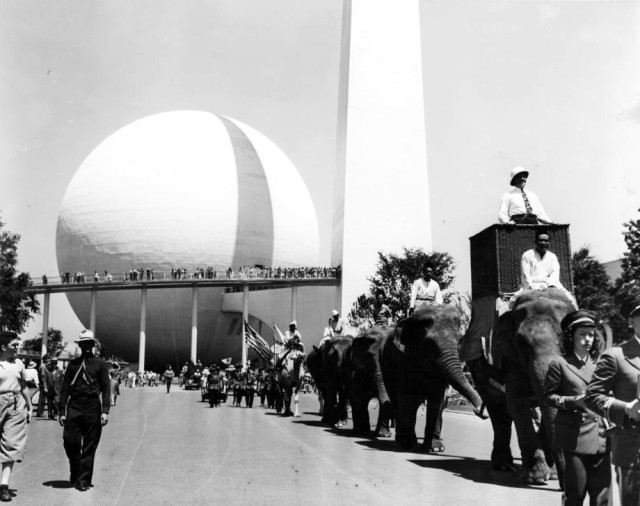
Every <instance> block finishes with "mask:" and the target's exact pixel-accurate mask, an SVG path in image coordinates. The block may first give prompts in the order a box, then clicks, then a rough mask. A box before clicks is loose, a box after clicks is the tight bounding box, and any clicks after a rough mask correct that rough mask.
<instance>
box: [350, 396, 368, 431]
mask: <svg viewBox="0 0 640 506" xmlns="http://www.w3.org/2000/svg"><path fill="white" fill-rule="evenodd" d="M351 416H352V417H353V432H354V433H355V434H358V435H360V436H368V435H369V431H370V430H371V425H370V421H369V399H368V398H366V397H364V398H362V397H360V398H358V399H352V400H351Z"/></svg>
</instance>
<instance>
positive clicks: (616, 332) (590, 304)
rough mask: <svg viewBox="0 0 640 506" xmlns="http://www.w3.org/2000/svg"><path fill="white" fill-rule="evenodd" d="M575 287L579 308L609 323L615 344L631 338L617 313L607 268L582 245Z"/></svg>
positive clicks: (575, 261)
mask: <svg viewBox="0 0 640 506" xmlns="http://www.w3.org/2000/svg"><path fill="white" fill-rule="evenodd" d="M572 263H573V284H574V287H573V288H574V294H575V296H576V302H577V303H578V307H580V308H584V309H590V310H591V311H594V312H595V313H596V314H597V315H598V318H600V319H601V320H604V321H606V322H608V324H609V325H610V327H611V330H612V332H613V341H614V343H618V342H621V341H624V340H626V339H628V337H629V335H628V325H627V323H626V322H625V320H624V318H622V317H621V316H620V314H619V311H618V305H617V304H616V299H615V297H614V295H613V293H614V290H613V284H612V283H611V280H610V279H609V275H608V274H607V271H606V270H605V268H604V266H603V265H602V264H601V263H600V262H599V261H598V260H597V259H596V258H595V257H594V256H593V255H592V254H591V252H590V250H589V247H588V246H583V247H582V248H580V249H579V250H578V251H576V252H575V253H574V254H573V257H572Z"/></svg>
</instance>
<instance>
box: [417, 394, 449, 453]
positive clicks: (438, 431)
mask: <svg viewBox="0 0 640 506" xmlns="http://www.w3.org/2000/svg"><path fill="white" fill-rule="evenodd" d="M446 393H447V388H446V385H445V386H443V387H439V388H437V389H436V390H434V391H433V392H429V394H428V395H427V401H426V402H427V420H426V423H425V427H424V441H423V442H422V449H423V451H425V452H429V451H432V452H443V451H444V443H443V442H442V437H441V435H442V412H443V411H444V408H445V407H446V403H447V401H448V397H447V395H446Z"/></svg>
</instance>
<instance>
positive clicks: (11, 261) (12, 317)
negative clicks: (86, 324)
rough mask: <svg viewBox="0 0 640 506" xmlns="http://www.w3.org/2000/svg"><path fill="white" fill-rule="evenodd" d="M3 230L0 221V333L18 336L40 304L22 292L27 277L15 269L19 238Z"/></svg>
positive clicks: (37, 310) (30, 295)
mask: <svg viewBox="0 0 640 506" xmlns="http://www.w3.org/2000/svg"><path fill="white" fill-rule="evenodd" d="M3 227H4V223H3V222H2V221H0V330H5V331H10V332H16V333H18V334H20V333H22V332H24V329H25V327H26V325H27V323H28V322H29V320H31V319H32V318H33V314H34V313H38V312H39V310H40V304H39V303H38V299H37V298H36V296H35V294H33V293H26V292H25V289H26V288H27V287H28V286H29V285H30V284H31V278H30V277H29V274H28V273H25V272H18V271H17V269H16V266H17V265H18V242H19V241H20V236H19V235H18V234H13V233H11V232H9V231H8V230H3Z"/></svg>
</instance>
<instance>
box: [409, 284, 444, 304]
mask: <svg viewBox="0 0 640 506" xmlns="http://www.w3.org/2000/svg"><path fill="white" fill-rule="evenodd" d="M416 300H420V301H421V304H419V306H420V305H422V304H424V303H425V301H427V302H432V303H434V304H442V292H441V291H440V285H439V284H438V283H437V282H435V281H434V280H433V279H430V280H429V282H426V281H425V280H424V279H423V278H418V279H416V280H415V281H414V282H413V284H412V285H411V302H410V303H409V308H415V305H416ZM419 306H418V307H419Z"/></svg>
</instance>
